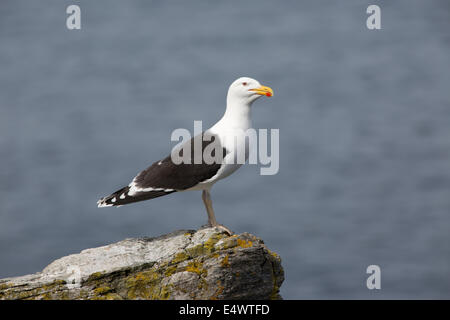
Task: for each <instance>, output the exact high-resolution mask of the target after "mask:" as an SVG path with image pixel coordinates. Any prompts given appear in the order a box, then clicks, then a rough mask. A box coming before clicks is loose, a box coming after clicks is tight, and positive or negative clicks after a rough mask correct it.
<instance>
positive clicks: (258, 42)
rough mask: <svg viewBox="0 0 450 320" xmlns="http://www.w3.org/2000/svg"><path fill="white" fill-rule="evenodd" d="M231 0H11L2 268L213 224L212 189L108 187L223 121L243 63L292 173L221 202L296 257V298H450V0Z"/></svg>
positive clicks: (217, 200)
mask: <svg viewBox="0 0 450 320" xmlns="http://www.w3.org/2000/svg"><path fill="white" fill-rule="evenodd" d="M216 2H217V1H215V2H214V3H213V2H212V1H144V0H142V1H132V2H130V1H128V2H125V1H119V0H117V1H106V0H97V1H85V0H84V1H60V0H54V1H51V0H43V1H31V0H30V1H25V0H7V1H5V0H2V1H1V4H0V159H1V160H0V161H1V163H0V164H1V165H0V277H8V276H17V275H22V274H26V273H33V272H37V271H39V270H41V269H42V268H43V267H45V266H46V265H47V264H48V263H49V262H51V261H52V260H54V259H56V258H59V257H61V256H64V255H68V254H71V253H76V252H79V251H81V250H83V249H85V248H89V247H95V246H101V245H105V244H108V243H111V242H114V241H119V240H122V239H124V238H127V237H139V236H157V235H161V234H164V233H168V232H171V231H173V230H176V229H195V228H198V227H199V226H201V225H202V224H204V223H205V222H206V213H205V210H204V208H203V203H202V202H201V198H200V193H199V192H187V193H180V194H172V195H170V196H167V197H162V198H158V199H155V200H152V201H148V202H143V203H138V204H134V205H130V206H124V207H121V208H119V209H115V208H106V209H97V207H96V201H97V199H98V198H99V197H101V196H105V195H107V194H109V193H110V192H112V191H115V190H116V189H118V188H120V187H122V186H123V185H126V184H128V182H129V181H130V180H131V179H132V178H133V177H134V175H135V174H136V173H137V172H138V171H140V170H141V169H144V168H145V167H147V166H148V165H149V164H151V163H152V162H153V161H156V160H159V159H160V158H161V157H163V156H166V155H167V154H168V152H169V151H170V149H171V147H173V145H174V144H173V143H172V142H171V141H170V134H171V132H172V130H173V129H175V128H188V129H190V130H193V121H194V120H203V123H204V127H207V126H210V125H212V124H214V122H215V121H217V120H218V118H219V117H220V116H221V115H222V113H223V111H224V107H225V96H226V90H227V88H228V85H229V84H230V83H231V82H232V81H233V80H234V79H236V78H237V77H239V76H242V75H246V76H251V77H254V78H256V79H258V80H259V81H260V82H261V83H263V84H265V85H268V86H270V87H272V88H273V89H274V91H275V96H274V97H273V98H271V99H266V98H262V99H260V100H259V101H257V102H256V103H255V105H254V108H253V122H254V126H255V127H256V128H279V129H280V171H279V173H278V174H277V175H274V176H261V175H259V166H257V165H248V166H245V167H243V168H241V169H240V170H239V171H238V172H237V173H236V174H234V175H233V176H231V177H229V178H228V179H226V180H223V181H221V182H220V183H218V184H216V185H215V187H214V188H213V190H212V196H213V201H214V206H215V210H216V215H217V218H218V220H219V222H221V223H223V224H225V225H227V226H228V227H230V228H231V229H232V230H234V231H236V232H250V233H253V234H255V235H257V236H259V237H261V238H263V239H264V241H265V243H266V244H267V245H268V246H269V247H270V248H271V249H272V250H274V251H276V252H278V253H279V254H280V255H281V257H282V259H283V266H284V268H285V272H286V280H285V283H284V284H283V287H282V290H281V293H282V295H283V297H284V298H288V299H297V298H304V299H312V298H327V299H329V298H332V299H334V298H340V299H347V298H358V299H360V298H369V299H372V298H374V299H378V298H414V299H415V298H447V299H448V298H450V233H449V227H450V125H449V122H450V33H449V31H450V2H448V1H446V0H442V1H439V0H433V1H425V0H422V1H419V0H416V1H411V0H402V1H400V0H395V1H372V2H376V4H379V5H380V6H381V10H382V29H381V30H378V31H369V30H368V29H367V28H366V25H365V21H366V17H367V14H366V13H365V11H366V8H367V6H368V5H369V4H372V2H369V1H361V0H351V1H350V0H349V1H339V2H338V1H333V0H327V1H325V0H324V1H313V0H308V1H260V0H258V1H256V0H248V1H227V2H225V1H221V2H217V3H216ZM69 4H79V5H80V7H81V11H82V29H81V30H79V31H69V30H67V29H66V26H65V19H66V14H65V9H66V7H67V6H68V5H69ZM372 264H376V265H379V266H380V267H381V273H382V278H381V279H382V280H381V286H382V288H381V290H373V291H370V290H368V289H367V288H366V278H367V276H368V275H367V274H366V268H367V266H369V265H372Z"/></svg>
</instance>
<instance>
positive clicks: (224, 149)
mask: <svg viewBox="0 0 450 320" xmlns="http://www.w3.org/2000/svg"><path fill="white" fill-rule="evenodd" d="M262 96H267V97H271V96H273V90H272V89H271V88H269V87H266V86H263V85H261V84H260V83H259V82H258V81H257V80H255V79H252V78H248V77H241V78H239V79H237V80H235V81H234V82H233V83H232V84H231V85H230V87H229V89H228V94H227V104H226V110H225V113H224V115H223V116H222V118H221V119H220V120H219V121H218V122H217V123H216V124H215V125H213V126H212V127H211V128H209V129H208V130H206V131H204V132H202V134H200V135H197V136H195V137H193V138H192V139H191V140H189V141H188V142H185V143H184V144H182V145H181V147H179V148H178V149H177V148H174V150H175V151H174V150H173V151H172V152H171V155H169V156H167V157H166V158H164V159H162V160H159V161H156V162H154V163H153V164H152V165H151V166H150V167H148V168H147V169H145V170H143V171H141V172H140V173H139V174H138V175H137V176H136V177H135V178H134V179H133V180H132V181H131V183H130V184H128V185H127V186H126V187H124V188H121V189H120V190H117V191H116V192H113V193H112V194H111V195H109V196H107V197H104V198H101V199H100V200H98V202H97V205H98V207H99V208H101V207H118V206H122V205H125V204H129V203H133V202H138V201H144V200H149V199H153V198H157V197H161V196H164V195H167V194H170V193H174V192H180V191H192V190H198V191H202V200H203V203H204V205H205V208H206V212H207V214H208V224H207V225H208V226H209V227H219V228H223V229H224V230H225V231H227V232H228V233H229V234H232V232H231V231H230V230H228V229H227V228H226V227H224V226H223V225H220V224H218V223H217V220H216V217H215V214H214V210H213V206H212V200H211V194H210V190H211V188H212V186H213V185H214V184H215V183H216V182H217V181H219V180H221V179H223V178H226V177H228V176H229V175H231V174H232V173H234V172H235V171H236V170H237V169H239V168H240V167H241V166H242V164H243V163H240V162H239V161H236V159H237V158H238V156H239V155H238V153H239V151H240V150H244V152H245V154H244V156H245V160H244V162H245V161H246V160H247V159H248V156H249V150H250V148H252V147H253V146H251V145H249V143H251V141H250V142H249V143H247V141H245V140H243V139H236V137H238V136H239V135H241V134H242V133H243V132H246V131H247V130H248V129H251V128H252V122H251V106H252V104H253V102H254V101H255V100H257V99H258V98H260V97H262ZM195 146H200V147H201V150H200V148H197V149H199V150H197V149H196V148H195ZM208 146H209V148H210V149H212V152H210V154H211V156H212V157H214V159H216V160H217V159H219V160H217V161H213V162H211V161H206V160H205V159H202V157H200V158H201V159H200V161H196V160H197V159H196V157H197V155H198V152H202V153H201V155H204V153H203V152H204V151H205V148H208ZM212 146H214V148H212ZM189 151H191V152H190V155H189ZM216 151H217V152H216ZM176 154H178V155H179V156H183V155H184V156H186V157H185V158H183V159H184V161H182V162H181V163H179V161H178V160H177V161H174V159H175V158H174V157H173V156H174V155H176ZM186 158H187V160H190V161H186ZM192 160H193V161H192Z"/></svg>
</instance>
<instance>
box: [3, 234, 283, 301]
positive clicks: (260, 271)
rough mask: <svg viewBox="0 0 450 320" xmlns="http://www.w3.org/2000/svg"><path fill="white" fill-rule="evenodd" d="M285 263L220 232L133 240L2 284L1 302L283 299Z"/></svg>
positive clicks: (247, 237) (259, 245)
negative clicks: (20, 300)
mask: <svg viewBox="0 0 450 320" xmlns="http://www.w3.org/2000/svg"><path fill="white" fill-rule="evenodd" d="M283 280H284V272H283V268H282V266H281V260H280V257H279V256H278V255H277V254H276V253H274V252H272V251H270V250H269V249H268V248H267V247H266V246H265V245H264V243H263V241H262V240H261V239H259V238H257V237H255V236H253V235H251V234H248V233H243V234H240V235H233V236H229V235H228V234H226V233H224V232H223V231H221V230H220V229H215V228H206V229H200V230H198V231H192V230H191V231H183V230H182V231H177V232H173V233H171V234H168V235H164V236H161V237H158V238H139V239H126V240H123V241H120V242H117V243H113V244H110V245H107V246H103V247H99V248H93V249H87V250H83V251H82V252H80V253H78V254H72V255H69V256H66V257H63V258H60V259H58V260H56V261H54V262H52V263H51V264H50V265H48V266H47V267H46V268H45V269H44V270H42V272H38V273H36V274H32V275H26V276H21V277H15V278H6V279H1V280H0V299H280V298H281V297H280V295H279V288H280V286H281V284H282V282H283Z"/></svg>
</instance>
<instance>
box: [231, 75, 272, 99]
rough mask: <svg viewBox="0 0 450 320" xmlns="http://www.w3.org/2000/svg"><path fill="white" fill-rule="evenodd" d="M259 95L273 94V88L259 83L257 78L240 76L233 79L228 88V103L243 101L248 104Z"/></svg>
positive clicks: (269, 95) (268, 95)
mask: <svg viewBox="0 0 450 320" xmlns="http://www.w3.org/2000/svg"><path fill="white" fill-rule="evenodd" d="M261 96H266V97H271V96H273V90H272V89H271V88H269V87H266V86H263V85H261V84H260V83H259V82H258V81H257V80H255V79H252V78H248V77H242V78H239V79H237V80H236V81H234V82H233V83H232V84H231V85H230V88H229V89H228V95H227V101H228V103H230V102H231V103H243V104H248V105H250V104H251V103H252V102H253V101H255V100H256V99H258V98H259V97H261Z"/></svg>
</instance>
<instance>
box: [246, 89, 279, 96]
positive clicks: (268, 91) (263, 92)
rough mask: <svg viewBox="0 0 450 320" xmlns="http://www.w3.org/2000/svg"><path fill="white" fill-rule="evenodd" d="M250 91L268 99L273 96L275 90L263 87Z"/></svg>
mask: <svg viewBox="0 0 450 320" xmlns="http://www.w3.org/2000/svg"><path fill="white" fill-rule="evenodd" d="M249 91H255V92H256V93H257V94H260V95H262V96H267V97H271V96H273V90H272V89H271V88H269V87H266V86H261V87H259V88H256V89H250V90H249Z"/></svg>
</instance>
